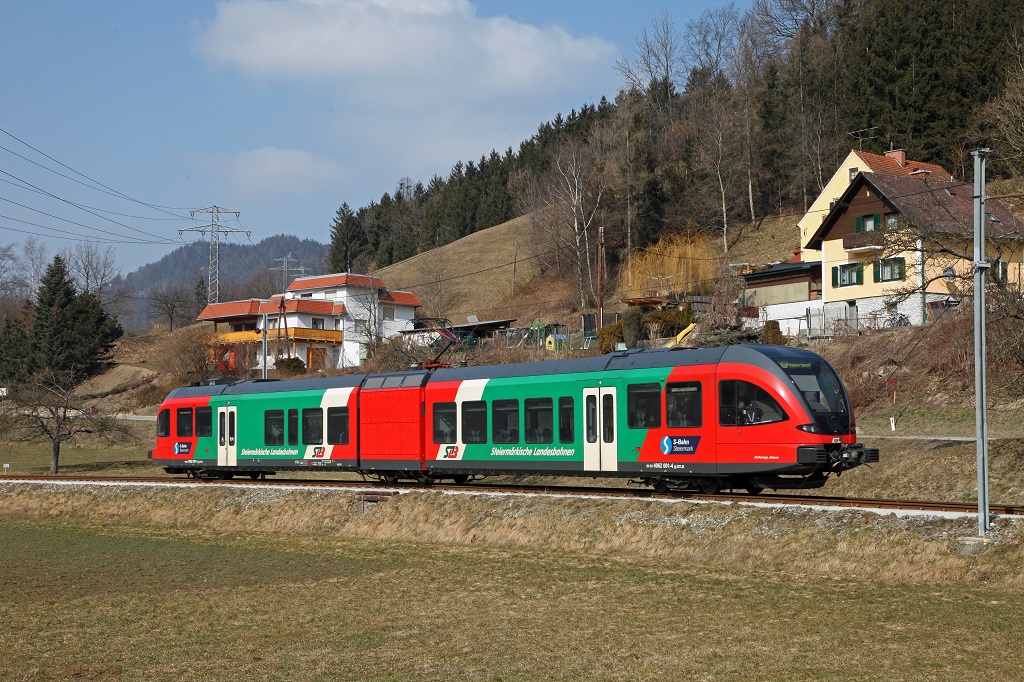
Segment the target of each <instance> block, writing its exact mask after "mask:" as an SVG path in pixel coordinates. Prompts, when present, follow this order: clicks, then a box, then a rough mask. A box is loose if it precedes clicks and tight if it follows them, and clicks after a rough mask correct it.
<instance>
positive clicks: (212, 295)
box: [178, 206, 251, 303]
mask: <svg viewBox="0 0 1024 682" xmlns="http://www.w3.org/2000/svg"><path fill="white" fill-rule="evenodd" d="M196 213H209V214H210V222H209V224H207V225H200V226H198V227H188V228H185V229H183V230H178V234H179V235H180V234H181V233H182V232H199V233H202V234H205V233H207V232H209V233H210V285H209V286H208V287H207V288H206V302H207V303H217V302H218V301H219V300H220V235H221V233H222V232H225V233H226V232H245V234H246V236H249V235H250V234H251V232H250V231H249V230H243V229H242V228H240V227H226V226H224V225H221V224H220V223H218V222H217V220H218V218H219V217H220V214H221V213H230V214H233V215H234V216H235V217H236V218H237V217H238V216H239V215H241V214H240V213H239V212H238V211H229V210H227V209H224V208H221V207H220V206H208V207H206V208H198V209H196V210H194V211H189V215H191V216H192V217H193V218H194V217H195V215H196Z"/></svg>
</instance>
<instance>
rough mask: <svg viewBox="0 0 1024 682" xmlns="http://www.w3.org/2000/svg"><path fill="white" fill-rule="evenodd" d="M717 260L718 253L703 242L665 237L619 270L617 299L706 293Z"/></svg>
mask: <svg viewBox="0 0 1024 682" xmlns="http://www.w3.org/2000/svg"><path fill="white" fill-rule="evenodd" d="M720 260H721V253H720V250H717V249H716V245H715V244H714V243H713V242H712V241H711V240H709V239H707V238H704V237H700V236H694V235H688V234H675V235H671V236H667V237H666V238H664V239H662V240H661V241H660V242H658V243H657V244H655V245H653V246H651V247H650V248H649V249H646V250H644V251H641V252H638V253H636V254H635V256H634V258H633V262H632V263H631V264H627V265H625V266H623V267H622V268H621V270H620V271H619V281H618V291H619V292H621V293H619V296H622V297H636V296H647V295H650V294H654V295H665V294H668V293H670V292H671V293H678V292H687V293H696V294H704V293H707V292H710V291H711V287H712V284H713V282H714V279H715V275H716V273H717V272H718V268H719V264H720Z"/></svg>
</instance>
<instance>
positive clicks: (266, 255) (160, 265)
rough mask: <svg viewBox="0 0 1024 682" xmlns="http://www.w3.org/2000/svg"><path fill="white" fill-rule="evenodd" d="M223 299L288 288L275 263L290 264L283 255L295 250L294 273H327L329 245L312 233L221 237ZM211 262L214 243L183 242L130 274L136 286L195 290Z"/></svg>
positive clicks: (129, 285)
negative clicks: (242, 239) (242, 240)
mask: <svg viewBox="0 0 1024 682" xmlns="http://www.w3.org/2000/svg"><path fill="white" fill-rule="evenodd" d="M218 251H219V257H220V299H221V300H222V301H225V300H232V298H235V297H236V293H237V297H238V298H248V297H250V296H269V295H271V294H273V293H278V292H280V291H282V289H281V286H282V281H283V276H284V273H283V272H281V271H279V270H271V268H279V267H281V266H282V265H284V262H283V261H282V260H280V259H282V258H285V257H287V256H289V255H290V256H291V260H290V261H289V268H291V273H290V274H291V279H294V278H295V277H298V276H299V275H300V271H299V269H298V268H299V267H300V266H301V267H304V268H305V274H307V275H311V274H322V273H323V272H324V261H325V257H326V255H327V246H326V245H324V244H321V243H319V242H316V241H313V240H311V239H299V238H298V237H294V236H292V235H284V234H279V235H275V236H273V237H267V238H266V239H264V240H262V241H260V242H258V243H256V244H238V243H236V242H228V241H222V242H221V243H220V248H219V249H218ZM209 265H210V245H209V243H208V242H196V243H194V244H191V245H188V246H182V247H179V248H177V249H175V250H174V251H172V252H171V253H169V254H167V255H166V256H164V257H163V258H161V259H160V260H158V261H156V262H155V263H149V264H148V265H143V266H142V267H141V268H139V269H138V270H135V271H134V272H131V273H129V274H128V276H127V277H125V279H124V286H125V287H127V288H128V289H129V290H131V291H136V292H146V291H151V290H154V289H166V288H178V287H181V288H185V289H187V290H188V291H189V292H190V293H191V292H192V290H193V288H194V287H195V285H196V284H197V283H198V282H199V281H200V280H204V281H205V280H206V278H207V270H208V268H209Z"/></svg>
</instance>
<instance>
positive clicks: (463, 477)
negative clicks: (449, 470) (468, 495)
mask: <svg viewBox="0 0 1024 682" xmlns="http://www.w3.org/2000/svg"><path fill="white" fill-rule="evenodd" d="M468 480H469V474H455V475H454V476H452V483H454V484H455V485H465V483H466V481H468Z"/></svg>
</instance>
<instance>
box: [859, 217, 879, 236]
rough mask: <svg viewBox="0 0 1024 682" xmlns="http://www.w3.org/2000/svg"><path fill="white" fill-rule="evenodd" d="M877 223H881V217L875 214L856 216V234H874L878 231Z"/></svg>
mask: <svg viewBox="0 0 1024 682" xmlns="http://www.w3.org/2000/svg"><path fill="white" fill-rule="evenodd" d="M879 223H881V216H880V215H879V214H877V213H872V214H871V215H859V216H857V224H856V227H855V229H856V230H857V232H874V231H875V230H877V229H878V225H879Z"/></svg>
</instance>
